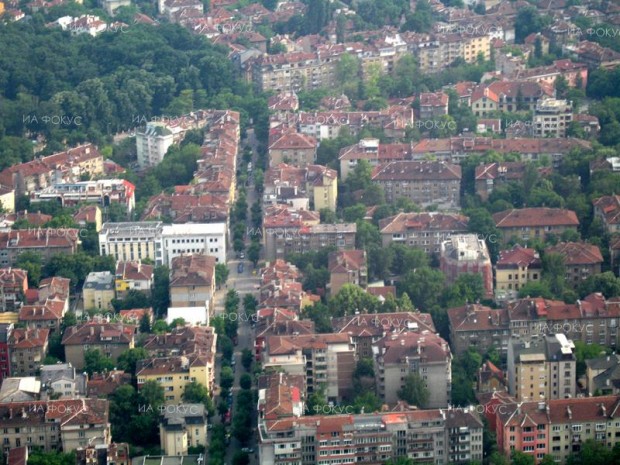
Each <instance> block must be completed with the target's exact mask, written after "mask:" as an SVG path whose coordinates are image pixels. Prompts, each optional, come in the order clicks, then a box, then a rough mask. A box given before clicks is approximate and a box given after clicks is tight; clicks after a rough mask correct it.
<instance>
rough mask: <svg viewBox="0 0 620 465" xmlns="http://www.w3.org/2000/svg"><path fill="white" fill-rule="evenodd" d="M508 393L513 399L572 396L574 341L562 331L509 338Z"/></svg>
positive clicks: (574, 374)
mask: <svg viewBox="0 0 620 465" xmlns="http://www.w3.org/2000/svg"><path fill="white" fill-rule="evenodd" d="M507 372H508V392H509V393H510V395H512V396H515V398H516V399H517V400H526V401H527V400H549V399H570V398H574V397H575V390H576V385H577V358H576V355H575V344H574V343H573V341H571V340H569V339H567V337H566V335H564V334H562V333H558V334H549V335H546V336H543V337H539V336H538V335H532V336H529V337H522V338H517V337H515V338H511V339H510V341H509V342H508V355H507Z"/></svg>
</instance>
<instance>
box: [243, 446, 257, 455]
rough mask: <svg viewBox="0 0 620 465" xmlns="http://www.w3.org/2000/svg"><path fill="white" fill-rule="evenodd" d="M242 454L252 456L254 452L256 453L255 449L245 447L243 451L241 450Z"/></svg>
mask: <svg viewBox="0 0 620 465" xmlns="http://www.w3.org/2000/svg"><path fill="white" fill-rule="evenodd" d="M241 452H245V453H246V454H251V453H252V452H254V449H252V448H251V447H244V448H243V449H241Z"/></svg>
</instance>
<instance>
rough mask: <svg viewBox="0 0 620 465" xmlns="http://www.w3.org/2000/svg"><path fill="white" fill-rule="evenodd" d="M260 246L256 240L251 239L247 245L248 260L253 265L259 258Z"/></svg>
mask: <svg viewBox="0 0 620 465" xmlns="http://www.w3.org/2000/svg"><path fill="white" fill-rule="evenodd" d="M260 248H261V246H260V242H257V241H252V243H251V244H250V246H249V247H248V260H250V261H251V262H252V264H253V265H254V266H256V265H257V264H258V261H259V260H260Z"/></svg>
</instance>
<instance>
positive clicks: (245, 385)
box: [239, 373, 252, 389]
mask: <svg viewBox="0 0 620 465" xmlns="http://www.w3.org/2000/svg"><path fill="white" fill-rule="evenodd" d="M239 386H241V389H252V376H250V375H249V374H248V373H243V374H242V375H241V378H239Z"/></svg>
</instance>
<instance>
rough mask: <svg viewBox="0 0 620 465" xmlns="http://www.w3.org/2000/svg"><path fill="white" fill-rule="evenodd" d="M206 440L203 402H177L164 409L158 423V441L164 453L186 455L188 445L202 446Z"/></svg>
mask: <svg viewBox="0 0 620 465" xmlns="http://www.w3.org/2000/svg"><path fill="white" fill-rule="evenodd" d="M207 440H208V437H207V413H206V411H205V406H204V405H203V404H179V405H178V406H176V407H175V408H174V409H172V410H170V411H169V410H167V409H166V410H165V411H164V415H163V417H162V418H161V420H160V423H159V443H160V448H161V449H163V451H164V454H166V455H172V456H179V455H183V456H184V455H188V448H189V447H200V446H203V447H204V446H206V445H207Z"/></svg>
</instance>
